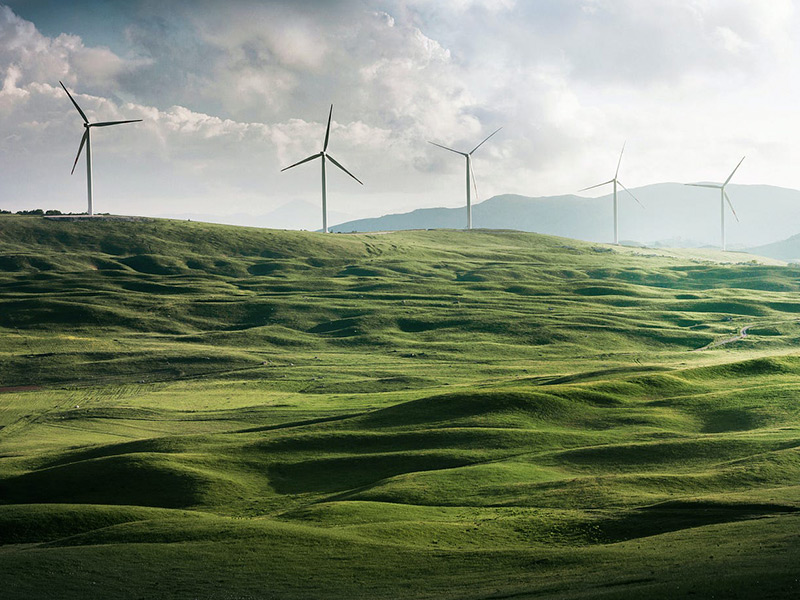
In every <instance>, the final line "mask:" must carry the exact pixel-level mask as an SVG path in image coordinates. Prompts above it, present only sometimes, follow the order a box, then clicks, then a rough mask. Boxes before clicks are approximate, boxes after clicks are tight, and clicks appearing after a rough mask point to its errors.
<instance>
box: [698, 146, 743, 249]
mask: <svg viewBox="0 0 800 600" xmlns="http://www.w3.org/2000/svg"><path fill="white" fill-rule="evenodd" d="M744 159H745V157H744V156H743V157H742V160H740V161H739V164H738V165H736V168H735V169H734V170H733V171H731V174H730V175H728V178H727V179H726V180H725V183H723V184H722V185H719V184H716V183H687V184H686V185H693V186H695V187H706V188H714V189H715V190H719V219H720V234H721V236H722V250H723V251H724V250H725V249H726V244H725V201H727V202H728V206H730V207H731V212H732V213H733V216H734V217H736V220H737V221H738V220H739V216H738V215H737V214H736V211H735V210H733V204H731V199H730V198H728V193H727V192H726V191H725V186H726V185H728V182H729V181H730V180H731V178H732V177H733V174H734V173H736V169H738V168H739V165H741V164H742V162H744Z"/></svg>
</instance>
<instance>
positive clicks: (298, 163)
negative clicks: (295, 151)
mask: <svg viewBox="0 0 800 600" xmlns="http://www.w3.org/2000/svg"><path fill="white" fill-rule="evenodd" d="M320 156H322V152H319V153H317V154H312V155H311V156H309V157H308V158H304V159H303V160H301V161H298V162H296V163H294V164H293V165H289V166H288V167H286V168H285V169H281V173H283V172H284V171H287V170H288V169H291V168H292V167H296V166H297V165H302V164H303V163H307V162H308V161H310V160H314V159H315V158H319V157H320Z"/></svg>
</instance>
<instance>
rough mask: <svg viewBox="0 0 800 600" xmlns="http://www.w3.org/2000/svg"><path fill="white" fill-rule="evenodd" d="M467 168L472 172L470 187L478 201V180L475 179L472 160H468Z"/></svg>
mask: <svg viewBox="0 0 800 600" xmlns="http://www.w3.org/2000/svg"><path fill="white" fill-rule="evenodd" d="M469 170H470V172H471V174H472V189H474V190H475V201H476V202H477V201H478V181H477V180H476V179H475V168H474V167H473V166H472V161H469Z"/></svg>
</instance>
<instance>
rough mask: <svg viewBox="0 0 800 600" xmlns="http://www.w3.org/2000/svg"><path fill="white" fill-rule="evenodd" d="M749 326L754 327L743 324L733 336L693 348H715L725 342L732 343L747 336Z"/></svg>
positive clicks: (698, 349)
mask: <svg viewBox="0 0 800 600" xmlns="http://www.w3.org/2000/svg"><path fill="white" fill-rule="evenodd" d="M751 327H754V326H753V325H745V326H744V327H742V328H741V329H740V330H739V333H738V334H737V335H734V336H732V337H729V338H725V339H724V340H718V341H716V342H711V343H710V344H708V345H707V346H703V347H702V348H697V350H695V352H698V351H700V350H709V349H710V348H716V347H717V346H724V345H725V344H732V343H733V342H738V341H739V340H743V339H744V338H746V337H747V330H748V329H750V328H751Z"/></svg>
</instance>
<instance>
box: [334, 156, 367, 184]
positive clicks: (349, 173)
mask: <svg viewBox="0 0 800 600" xmlns="http://www.w3.org/2000/svg"><path fill="white" fill-rule="evenodd" d="M325 156H327V157H328V160H329V161H331V162H332V163H333V164H335V165H336V166H337V167H339V168H340V169H341V170H342V171H344V172H345V173H347V174H348V175H350V177H352V178H353V179H355V180H356V181H357V182H358V183H360V184H361V185H364V184H363V183H362V182H361V180H360V179H359V178H358V177H356V176H355V175H353V174H352V173H351V172H350V171H348V170H347V169H345V168H344V167H343V166H342V165H340V164H339V163H338V162H337V161H336V159H335V158H333V157H332V156H331V155H330V154H326V155H325Z"/></svg>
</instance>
